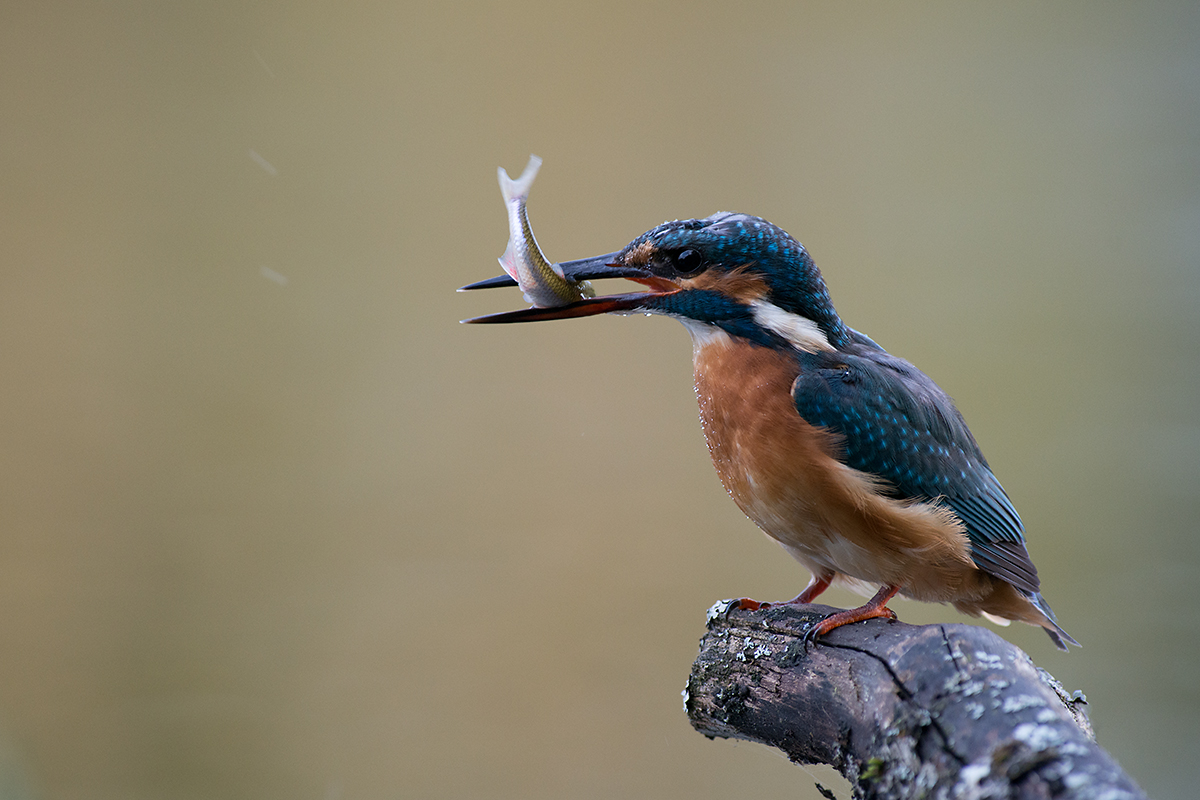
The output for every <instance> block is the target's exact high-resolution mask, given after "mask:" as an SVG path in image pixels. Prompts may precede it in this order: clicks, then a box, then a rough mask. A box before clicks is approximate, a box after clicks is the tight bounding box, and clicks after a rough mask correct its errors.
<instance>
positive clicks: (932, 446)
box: [792, 345, 1040, 593]
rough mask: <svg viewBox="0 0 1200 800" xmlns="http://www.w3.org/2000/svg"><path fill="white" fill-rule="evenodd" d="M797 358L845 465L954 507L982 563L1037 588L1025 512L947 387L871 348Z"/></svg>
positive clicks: (807, 395)
mask: <svg viewBox="0 0 1200 800" xmlns="http://www.w3.org/2000/svg"><path fill="white" fill-rule="evenodd" d="M876 347H877V346H876ZM797 360H798V361H799V362H800V370H801V371H800V377H799V378H797V379H796V382H795V384H794V385H793V388H792V397H793V399H794V401H795V403H796V411H797V412H799V414H800V416H801V417H802V418H804V419H805V420H807V421H808V422H809V423H811V424H813V425H820V426H822V427H825V428H828V429H829V430H831V431H833V432H834V433H836V434H838V436H839V437H840V441H841V443H842V446H843V448H844V458H845V462H846V464H848V465H849V466H851V467H854V468H855V469H857V470H860V471H862V472H866V473H870V474H872V475H875V476H878V477H880V478H883V479H884V480H885V481H886V482H887V489H888V491H889V494H890V495H891V496H892V497H895V498H897V499H905V500H907V499H913V500H936V501H939V502H942V503H944V504H945V505H947V506H949V507H950V508H951V509H953V511H954V513H955V514H956V515H957V516H958V518H959V519H960V520H962V522H963V524H964V525H965V526H966V532H967V537H968V538H969V539H970V541H971V555H972V558H973V559H974V561H975V563H976V564H977V565H978V566H979V567H980V569H983V570H985V571H987V572H990V573H991V574H993V575H996V576H997V577H1000V578H1003V579H1004V580H1006V581H1008V582H1009V583H1012V584H1013V585H1014V586H1016V587H1017V588H1019V589H1023V590H1024V591H1026V592H1031V593H1032V592H1037V591H1038V589H1039V585H1040V584H1039V580H1038V575H1037V569H1036V568H1035V567H1034V565H1033V562H1032V561H1031V560H1030V558H1029V554H1028V552H1027V551H1026V549H1025V535H1024V528H1023V526H1022V524H1021V518H1020V516H1018V514H1017V512H1016V509H1014V508H1013V506H1012V502H1011V501H1010V500H1009V499H1008V495H1007V494H1006V493H1005V491H1004V488H1003V487H1002V486H1001V485H1000V482H999V481H998V480H996V476H995V475H993V474H992V471H991V469H990V468H989V467H988V463H987V460H986V459H985V458H984V457H983V453H981V452H980V451H979V446H978V444H976V442H975V437H974V436H972V435H971V432H970V430H968V429H967V425H966V422H964V421H963V418H962V415H961V414H959V412H958V409H957V408H955V407H954V404H953V403H952V402H951V400H950V398H949V397H948V396H947V395H946V394H945V392H943V391H942V390H941V389H940V388H938V386H937V385H936V384H934V383H933V381H931V380H930V379H929V378H928V377H927V376H926V375H925V374H924V373H922V372H921V371H920V370H918V369H916V367H914V366H913V365H912V364H909V363H908V362H907V361H905V360H903V359H901V358H896V357H895V356H892V355H890V354H888V353H886V352H883V351H881V350H878V349H875V348H872V347H866V346H861V345H850V346H849V347H847V348H845V349H843V350H842V351H839V352H820V353H799V354H798V355H797Z"/></svg>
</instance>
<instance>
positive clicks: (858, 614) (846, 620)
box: [804, 584, 900, 642]
mask: <svg viewBox="0 0 1200 800" xmlns="http://www.w3.org/2000/svg"><path fill="white" fill-rule="evenodd" d="M805 591H807V590H805ZM899 591H900V587H899V586H889V585H887V584H885V585H883V586H881V587H879V591H878V592H876V593H875V596H874V597H872V598H871V599H870V600H868V601H867V602H865V603H863V604H862V605H861V606H859V607H858V608H850V609H846V610H845V611H839V612H837V613H836V614H830V615H829V616H828V617H826V618H825V619H823V620H821V621H820V622H818V623H817V624H816V625H814V626H812V628H810V629H809V631H808V633H807V634H805V636H804V638H805V640H806V641H810V642H811V641H813V640H815V639H816V638H817V637H818V636H824V635H825V634H827V633H829V632H830V631H831V630H833V629H834V628H840V627H842V626H843V625H849V624H850V623H852V622H862V621H863V620H866V619H875V618H876V617H886V618H887V619H896V612H895V611H892V610H891V609H890V608H888V607H887V603H888V601H889V600H891V599H892V598H893V597H895V596H896V593H897V592H899Z"/></svg>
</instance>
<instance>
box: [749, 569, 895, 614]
mask: <svg viewBox="0 0 1200 800" xmlns="http://www.w3.org/2000/svg"><path fill="white" fill-rule="evenodd" d="M832 580H833V575H832V574H830V575H818V574H816V573H815V572H814V573H813V576H812V580H810V581H809V582H808V586H805V587H804V591H803V592H801V593H800V594H798V595H796V596H795V597H793V598H792V599H791V600H788V601H787V602H784V603H763V602H760V601H758V600H751V599H750V598H749V597H743V598H742V599H741V600H738V601H737V607H738V608H740V609H742V610H743V611H758V610H760V609H763V608H770V607H771V606H790V605H795V604H797V603H811V602H812V601H813V600H816V599H817V595H819V594H820V593H821V592H823V591H825V590H826V589H828V588H829V582H830V581H832ZM884 602H885V603H886V602H887V600H885V601H884ZM834 627H837V626H836V625H835V626H834Z"/></svg>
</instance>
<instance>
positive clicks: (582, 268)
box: [459, 252, 677, 324]
mask: <svg viewBox="0 0 1200 800" xmlns="http://www.w3.org/2000/svg"><path fill="white" fill-rule="evenodd" d="M620 257H621V254H620V253H619V252H617V253H606V254H604V255H602V256H595V257H593V258H582V259H579V260H578V261H563V262H561V263H560V264H559V266H560V267H562V271H563V275H565V276H566V277H567V279H568V280H572V281H588V280H599V279H601V278H628V279H630V280H634V281H638V282H639V283H644V284H646V285H647V286H649V287H650V288H651V291H649V292H632V293H629V294H610V295H605V296H602V297H589V298H585V299H583V300H577V301H575V302H574V303H568V304H567V305H565V306H554V307H551V308H536V307H535V308H522V309H519V310H517V311H503V312H501V313H499V314H486V315H484V316H482V317H473V318H471V319H464V320H463V322H466V323H471V324H496V323H505V322H538V321H541V320H547V319H572V318H574V317H590V316H593V315H595V314H609V313H612V312H621V311H636V310H637V309H639V308H643V307H645V304H646V300H647V298H651V297H656V296H658V295H662V294H666V293H667V292H670V291H674V290H675V289H676V288H677V287H675V286H673V285H670V284H668V283H667V282H665V281H663V280H662V279H660V278H655V277H654V276H653V275H651V273H650V272H648V271H647V270H645V269H642V268H641V267H627V266H625V265H624V264H622V263H621V261H620ZM516 285H517V282H516V281H515V280H513V279H512V278H510V277H508V276H507V275H500V276H498V277H495V278H488V279H487V280H484V281H478V282H476V283H471V284H468V285H466V286H464V287H462V288H461V289H459V291H460V292H468V291H473V290H475V289H496V288H500V287H503V286H516Z"/></svg>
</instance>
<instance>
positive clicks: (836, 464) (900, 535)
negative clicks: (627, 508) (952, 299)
mask: <svg viewBox="0 0 1200 800" xmlns="http://www.w3.org/2000/svg"><path fill="white" fill-rule="evenodd" d="M560 266H561V268H562V269H563V273H564V275H565V276H566V278H568V279H570V280H597V279H603V278H625V279H628V280H632V281H634V282H636V283H639V284H641V285H642V286H643V287H644V289H645V290H644V291H637V292H631V293H624V294H611V295H601V296H596V297H589V298H584V299H581V300H578V301H576V302H572V303H569V304H566V305H561V306H558V307H553V308H536V307H535V308H526V309H521V310H516V311H508V312H502V313H498V314H489V315H486V316H482V317H476V318H474V319H470V320H464V322H471V323H491V324H495V323H517V322H533V321H539V320H554V319H570V318H577V317H585V316H592V315H596V314H605V313H614V314H635V313H646V314H660V315H665V316H668V317H674V318H675V319H678V320H679V321H680V322H682V323H683V325H684V327H685V328H686V329H687V331H688V333H689V334H690V335H691V340H692V356H693V368H694V369H693V371H694V380H695V390H696V397H697V400H698V404H699V411H700V420H701V424H702V426H703V429H704V437H705V441H706V443H707V445H708V450H709V453H710V455H711V458H712V462H713V465H714V466H715V468H716V471H717V474H718V475H719V477H720V480H721V483H722V485H723V486H724V488H725V490H726V491H727V492H728V494H729V495H730V497H731V498H732V499H733V501H734V502H735V503H736V504H737V505H738V507H739V508H741V510H742V511H743V512H744V513H745V514H746V516H747V517H749V518H750V519H751V520H752V521H753V522H754V523H755V524H756V525H757V526H758V527H759V528H761V529H762V530H763V531H764V532H765V533H766V534H767V536H769V537H770V538H771V539H774V540H775V541H776V542H778V543H779V544H780V545H782V546H783V548H784V550H786V551H787V552H788V553H789V554H791V555H792V556H793V557H794V558H795V559H796V560H797V561H799V562H800V564H802V565H803V566H804V567H805V568H807V569H808V571H809V572H810V573H811V575H812V578H811V580H810V582H809V583H808V585H807V586H806V587H805V589H804V590H803V591H802V592H800V594H799V595H797V596H796V597H795V598H793V599H792V600H789V601H786V602H787V603H790V604H801V603H811V602H812V601H813V600H815V599H816V598H817V597H818V596H819V595H820V594H821V593H822V592H823V591H824V590H825V589H826V588H828V587H829V586H830V585H832V584H843V585H846V586H848V587H849V588H851V589H854V590H856V591H858V592H860V593H862V594H864V595H870V594H871V592H872V590H874V594H873V595H872V596H871V597H870V599H869V600H868V601H867V602H866V603H865V604H863V605H862V606H859V607H858V608H853V609H847V610H843V611H837V612H835V613H833V614H831V615H829V616H827V617H825V618H824V619H822V620H821V621H820V622H819V623H817V624H816V625H814V626H813V628H812V629H811V630H810V631H809V636H810V638H811V639H812V640H813V641H816V640H818V637H822V636H825V635H826V634H828V633H829V632H830V631H833V630H834V629H836V628H838V627H840V626H842V625H847V624H851V623H855V622H859V621H862V620H867V619H873V618H890V619H895V618H896V615H895V613H894V612H893V611H892V610H891V609H890V608H888V605H887V604H888V602H889V601H890V600H891V599H892V598H893V597H895V596H896V595H901V596H904V597H909V598H912V599H915V600H918V601H925V602H937V603H948V604H950V605H952V606H953V607H954V608H956V609H958V610H959V611H960V612H963V613H965V614H967V615H970V616H985V617H988V618H989V619H992V620H994V621H996V622H1000V623H1002V624H1006V623H1007V621H1011V620H1017V621H1021V622H1025V623H1029V624H1031V625H1035V626H1040V627H1041V628H1043V629H1044V630H1045V631H1046V632H1047V633H1048V634H1049V636H1050V639H1051V640H1052V641H1053V642H1054V644H1055V646H1057V647H1058V648H1059V649H1061V650H1066V649H1067V644H1068V643H1070V644H1073V645H1078V644H1079V643H1078V642H1076V641H1075V639H1073V638H1072V637H1071V636H1070V635H1069V634H1068V633H1067V632H1066V631H1064V630H1063V629H1062V628H1061V627H1060V626H1059V625H1058V623H1057V621H1056V619H1055V615H1054V612H1053V611H1052V610H1051V608H1050V605H1049V604H1048V603H1047V602H1046V600H1045V599H1044V598H1043V597H1042V594H1041V582H1040V579H1039V577H1038V571H1037V568H1036V567H1035V566H1034V564H1033V561H1032V559H1031V558H1030V555H1029V551H1028V548H1027V544H1026V538H1025V529H1024V526H1023V524H1022V522H1021V518H1020V516H1019V515H1018V514H1017V511H1016V509H1015V508H1014V507H1013V504H1012V502H1011V500H1010V499H1009V497H1008V495H1007V493H1006V492H1005V491H1004V488H1003V487H1002V486H1001V484H1000V482H999V480H997V478H996V476H995V475H994V474H993V472H992V470H991V468H990V467H989V465H988V462H987V459H986V458H984V455H983V453H982V452H981V450H980V448H979V445H978V444H977V443H976V440H975V437H974V436H973V435H972V434H971V431H970V430H969V429H968V427H967V424H966V422H965V420H964V419H963V417H962V414H960V413H959V411H958V409H957V408H956V407H955V405H954V402H953V400H951V398H950V397H949V395H947V394H946V392H944V391H943V390H942V389H941V388H940V387H939V386H938V385H937V384H936V383H934V382H933V380H932V379H930V378H929V377H928V376H926V375H925V373H923V372H921V371H920V370H919V369H917V368H916V367H915V366H913V365H912V364H911V363H909V362H908V361H906V360H904V359H902V358H900V357H898V356H894V355H892V354H890V353H888V352H887V351H886V350H884V348H883V347H881V346H880V345H878V344H876V343H875V341H873V340H872V339H871V338H870V337H868V336H866V335H865V334H862V333H860V332H858V331H856V330H854V329H853V328H850V327H849V326H848V325H847V324H846V323H845V322H844V321H843V320H842V318H841V317H840V316H839V315H838V313H837V311H836V310H835V309H834V306H833V302H832V300H831V299H830V294H829V290H828V288H827V286H826V284H825V280H824V278H823V277H822V275H821V272H820V270H819V269H818V268H817V266H816V263H815V262H814V261H813V259H812V257H811V256H810V254H809V252H808V250H807V249H805V247H804V246H803V245H802V244H801V243H800V242H799V241H797V240H796V239H795V238H793V237H792V236H791V235H790V234H788V233H787V232H786V231H784V230H783V229H782V228H780V227H779V226H777V225H775V224H773V223H771V222H768V221H767V220H765V219H762V218H760V217H755V216H751V215H748V214H741V213H733V212H720V213H717V214H713V215H711V216H709V217H705V218H702V219H687V220H674V221H669V222H664V223H663V224H661V225H658V226H656V227H654V228H652V229H650V230H648V231H646V232H645V233H643V234H642V235H640V236H638V237H637V238H635V239H634V240H633V241H631V242H630V243H629V244H627V245H626V246H625V247H624V248H622V249H621V250H619V251H615V252H612V253H606V254H604V255H601V256H596V257H592V258H585V259H580V260H576V261H567V262H563V263H562V264H561V265H560ZM511 285H514V282H513V281H512V280H511V279H508V278H507V277H505V276H501V277H499V278H493V279H489V280H486V281H480V282H478V283H475V284H471V285H469V286H465V287H463V289H482V288H493V287H498V286H511ZM876 587H877V588H876ZM736 602H737V604H738V605H740V606H741V607H742V608H747V609H757V608H763V607H767V606H770V605H772V604H771V603H760V602H758V601H755V600H752V599H749V598H742V599H741V600H740V601H736Z"/></svg>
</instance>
